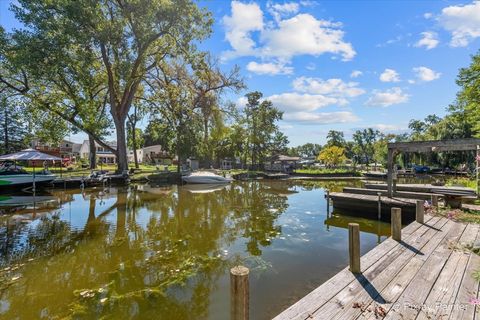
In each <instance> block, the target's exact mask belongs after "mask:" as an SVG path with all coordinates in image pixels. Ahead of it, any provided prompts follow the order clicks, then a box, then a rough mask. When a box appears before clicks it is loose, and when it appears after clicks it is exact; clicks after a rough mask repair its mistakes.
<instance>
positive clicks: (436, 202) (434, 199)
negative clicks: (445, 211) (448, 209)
mask: <svg viewBox="0 0 480 320" xmlns="http://www.w3.org/2000/svg"><path fill="white" fill-rule="evenodd" d="M432 206H433V207H435V208H438V195H436V194H432Z"/></svg>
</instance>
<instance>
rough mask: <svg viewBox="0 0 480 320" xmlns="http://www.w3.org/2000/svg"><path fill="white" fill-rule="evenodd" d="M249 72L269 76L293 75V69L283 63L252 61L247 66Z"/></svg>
mask: <svg viewBox="0 0 480 320" xmlns="http://www.w3.org/2000/svg"><path fill="white" fill-rule="evenodd" d="M247 70H248V71H250V72H253V73H256V74H268V75H277V74H292V73H293V68H292V67H288V66H285V65H284V64H282V63H272V62H268V63H257V62H255V61H250V62H249V63H248V64H247Z"/></svg>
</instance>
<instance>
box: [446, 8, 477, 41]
mask: <svg viewBox="0 0 480 320" xmlns="http://www.w3.org/2000/svg"><path fill="white" fill-rule="evenodd" d="M438 21H439V23H440V24H441V25H442V26H443V28H445V29H446V30H447V31H449V32H450V33H451V34H452V39H451V41H450V45H451V46H452V47H465V46H467V45H468V44H469V43H470V42H471V41H473V40H474V39H475V38H478V37H480V1H474V2H472V3H471V4H467V5H464V6H462V5H458V6H449V7H446V8H443V10H442V13H441V14H440V16H439V17H438Z"/></svg>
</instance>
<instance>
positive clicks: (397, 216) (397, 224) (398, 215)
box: [391, 208, 402, 241]
mask: <svg viewBox="0 0 480 320" xmlns="http://www.w3.org/2000/svg"><path fill="white" fill-rule="evenodd" d="M391 226H392V238H393V240H396V241H402V209H400V208H392V219H391Z"/></svg>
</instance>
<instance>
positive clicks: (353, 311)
mask: <svg viewBox="0 0 480 320" xmlns="http://www.w3.org/2000/svg"><path fill="white" fill-rule="evenodd" d="M446 222H447V221H446V220H445V219H440V220H438V222H437V223H436V224H435V225H433V226H434V227H435V228H441V227H443V225H444V224H445V223H446ZM418 231H420V232H418ZM435 233H436V232H435V229H432V228H429V227H427V226H422V227H421V228H419V229H418V230H417V232H416V233H415V236H414V237H410V238H409V239H405V242H404V243H403V244H402V245H400V246H397V247H395V249H394V250H391V251H390V252H389V253H387V255H386V257H385V258H384V259H382V261H381V262H380V261H379V263H376V264H374V265H373V266H372V267H371V268H369V269H368V270H367V271H366V272H364V273H363V275H362V276H359V277H357V281H354V282H352V283H351V284H350V285H349V286H347V287H346V288H344V289H343V290H342V291H341V292H339V293H338V294H337V295H336V296H335V297H333V298H332V299H331V300H330V301H329V302H328V303H326V304H325V305H324V306H323V307H322V308H321V309H319V310H317V311H316V312H315V314H314V317H313V318H315V319H353V318H355V317H356V316H358V315H359V314H360V312H361V309H362V306H364V305H366V304H367V303H368V302H369V300H372V299H373V300H374V301H380V302H383V298H382V297H381V296H380V295H379V293H378V291H380V290H382V289H383V288H384V287H385V286H386V285H387V284H388V283H389V281H390V279H392V278H393V277H394V276H395V275H396V274H397V273H398V272H399V271H400V270H401V269H402V268H403V266H404V265H406V264H407V263H408V261H409V260H410V259H411V258H412V257H413V256H414V255H415V254H417V253H418V252H421V250H422V248H423V246H425V244H426V243H427V242H428V239H429V238H430V237H432V236H434V235H435ZM354 307H357V308H354Z"/></svg>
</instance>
